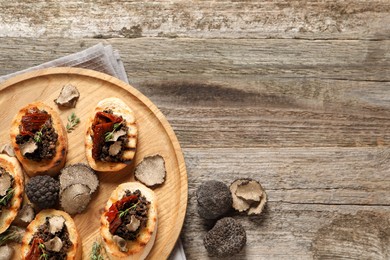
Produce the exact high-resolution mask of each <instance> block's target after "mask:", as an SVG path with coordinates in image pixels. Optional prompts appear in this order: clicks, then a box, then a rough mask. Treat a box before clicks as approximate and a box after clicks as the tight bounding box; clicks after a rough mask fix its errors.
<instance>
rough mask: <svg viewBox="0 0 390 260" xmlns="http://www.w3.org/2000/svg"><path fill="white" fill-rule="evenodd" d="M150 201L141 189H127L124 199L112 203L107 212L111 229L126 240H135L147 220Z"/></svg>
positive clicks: (114, 233)
mask: <svg viewBox="0 0 390 260" xmlns="http://www.w3.org/2000/svg"><path fill="white" fill-rule="evenodd" d="M149 205H150V202H149V201H147V200H146V198H145V197H144V196H142V195H141V192H140V191H139V190H136V191H135V192H131V191H128V190H126V191H125V195H124V196H123V198H122V199H120V200H118V201H117V202H115V203H114V204H112V205H111V207H110V208H109V210H108V212H106V213H105V215H106V218H107V221H108V222H109V230H110V233H111V234H113V235H117V236H119V237H121V238H123V239H125V240H135V239H137V236H138V234H139V231H140V230H141V229H142V228H143V227H145V225H146V222H147V216H148V210H149Z"/></svg>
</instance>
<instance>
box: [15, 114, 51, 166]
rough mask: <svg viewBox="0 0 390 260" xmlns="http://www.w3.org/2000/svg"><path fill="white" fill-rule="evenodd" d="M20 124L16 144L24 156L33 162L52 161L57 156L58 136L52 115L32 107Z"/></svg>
mask: <svg viewBox="0 0 390 260" xmlns="http://www.w3.org/2000/svg"><path fill="white" fill-rule="evenodd" d="M20 123H21V124H20V126H19V134H18V135H17V136H16V143H17V144H18V145H19V148H20V151H21V153H22V155H23V156H24V157H25V158H27V159H30V160H33V161H41V160H43V159H52V158H53V157H54V156H55V154H56V149H55V148H56V143H57V140H58V134H57V133H56V132H55V129H54V127H53V125H52V118H51V115H50V114H49V113H47V112H46V111H45V110H39V109H38V108H37V107H32V108H30V109H28V111H27V113H26V114H25V115H24V116H22V119H21V122H20Z"/></svg>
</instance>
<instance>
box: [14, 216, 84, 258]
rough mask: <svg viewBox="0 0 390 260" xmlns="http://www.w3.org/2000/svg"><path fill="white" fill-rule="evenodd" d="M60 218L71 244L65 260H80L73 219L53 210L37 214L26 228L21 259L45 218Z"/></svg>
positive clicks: (24, 256)
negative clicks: (63, 222) (62, 219)
mask: <svg viewBox="0 0 390 260" xmlns="http://www.w3.org/2000/svg"><path fill="white" fill-rule="evenodd" d="M54 216H61V217H63V218H64V219H65V225H66V227H67V229H68V233H69V239H70V241H71V242H72V244H73V245H72V247H71V248H70V249H69V251H68V253H67V258H66V259H67V260H78V259H81V254H82V248H81V240H80V236H79V234H78V232H77V229H76V224H75V223H74V221H73V219H72V218H71V217H70V216H69V214H68V213H66V212H64V211H61V210H55V209H45V210H42V211H41V212H39V213H38V215H37V216H36V217H35V219H34V220H33V221H32V222H31V223H30V224H29V225H28V226H27V229H26V233H25V234H24V236H23V240H22V248H21V255H22V259H26V255H27V254H28V252H29V251H30V247H31V245H30V244H29V243H30V241H31V239H32V238H33V236H34V234H35V233H36V232H37V231H38V227H39V226H40V225H42V224H44V223H45V221H46V218H47V217H49V218H51V217H54Z"/></svg>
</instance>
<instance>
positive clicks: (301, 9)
mask: <svg viewBox="0 0 390 260" xmlns="http://www.w3.org/2000/svg"><path fill="white" fill-rule="evenodd" d="M389 10H390V3H389V1H387V0H374V1H353V0H348V1H344V0H337V1H333V0H324V1H317V0H311V1H286V0H277V1H261V2H256V1H254V2H253V1H245V0H239V1H211V0H208V1H178V0H175V1H148V2H145V1H139V0H138V1H115V2H113V1H108V0H96V1H81V0H69V1H59V0H54V1H44V0H36V1H26V0H16V1H4V0H2V1H1V4H0V14H1V15H0V37H33V38H35V37H45V38H46V37H47V38H52V37H66V38H79V37H96V38H112V37H126V38H138V37H170V38H172V37H182V38H188V37H189V38H309V39H389V36H390V29H389V27H388V24H390V16H389V15H388V13H389Z"/></svg>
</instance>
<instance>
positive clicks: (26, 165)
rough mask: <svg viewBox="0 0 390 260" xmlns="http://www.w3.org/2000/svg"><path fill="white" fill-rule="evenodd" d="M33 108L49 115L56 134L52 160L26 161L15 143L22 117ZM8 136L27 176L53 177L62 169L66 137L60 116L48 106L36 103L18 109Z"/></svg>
mask: <svg viewBox="0 0 390 260" xmlns="http://www.w3.org/2000/svg"><path fill="white" fill-rule="evenodd" d="M34 107H37V108H38V109H39V110H45V111H46V112H48V113H49V114H50V115H51V119H52V125H53V128H54V129H55V131H56V133H57V134H58V140H57V143H56V147H55V149H56V154H55V156H54V157H53V158H52V159H43V160H41V161H34V160H30V159H27V158H25V157H24V156H23V155H22V153H21V150H20V147H19V145H18V144H17V143H16V136H17V135H18V134H19V133H20V130H19V126H20V125H21V120H22V117H23V116H24V115H25V114H26V113H27V111H28V110H29V109H32V108H34ZM10 135H11V143H12V147H13V148H14V150H15V155H16V157H17V158H18V160H19V162H20V163H21V164H22V166H23V169H24V170H25V171H26V173H27V175H28V176H30V177H33V176H36V175H46V174H47V175H51V176H55V175H57V174H58V173H59V171H60V170H61V169H62V168H63V167H64V165H65V161H66V154H67V152H68V137H67V133H66V131H65V128H64V126H63V124H62V121H61V118H60V116H59V115H58V113H57V112H56V111H55V110H54V109H53V108H51V107H50V106H48V105H46V104H44V103H42V102H39V101H38V102H34V103H31V104H28V105H27V106H25V107H23V108H22V109H20V110H19V112H18V114H17V115H16V116H15V117H14V119H13V120H12V124H11V131H10Z"/></svg>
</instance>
